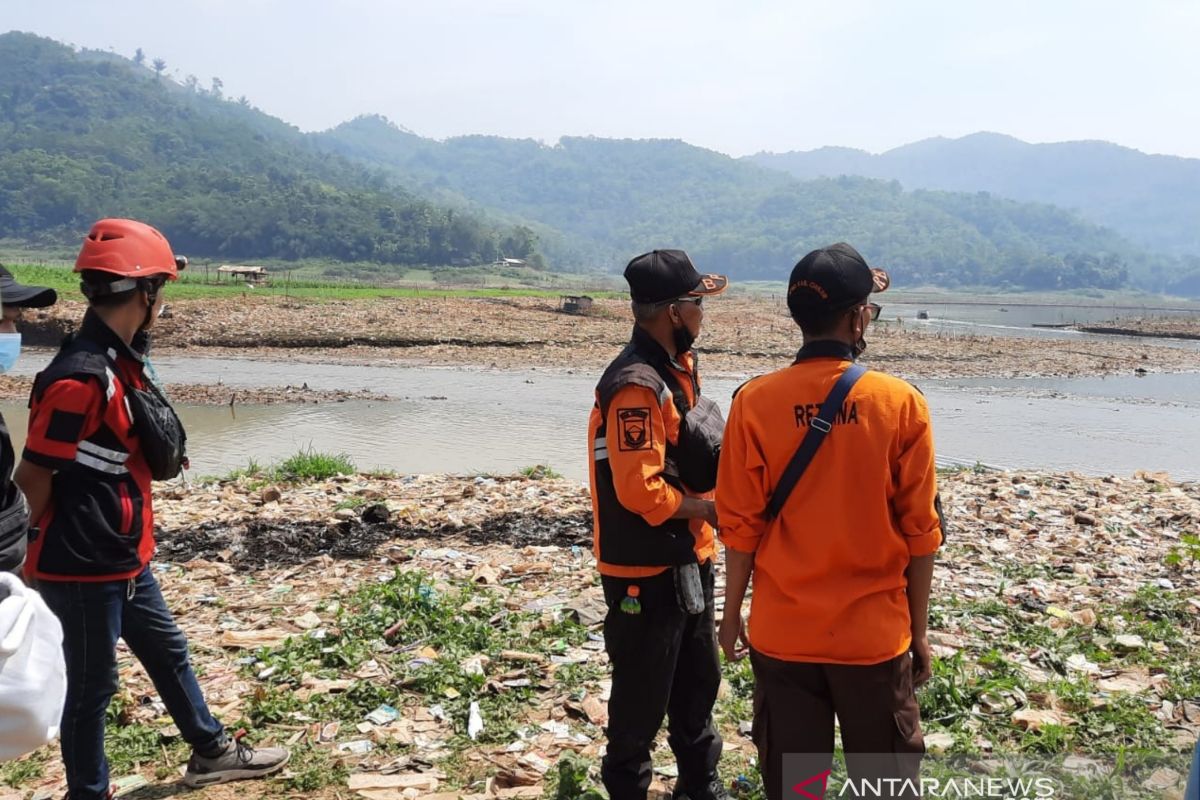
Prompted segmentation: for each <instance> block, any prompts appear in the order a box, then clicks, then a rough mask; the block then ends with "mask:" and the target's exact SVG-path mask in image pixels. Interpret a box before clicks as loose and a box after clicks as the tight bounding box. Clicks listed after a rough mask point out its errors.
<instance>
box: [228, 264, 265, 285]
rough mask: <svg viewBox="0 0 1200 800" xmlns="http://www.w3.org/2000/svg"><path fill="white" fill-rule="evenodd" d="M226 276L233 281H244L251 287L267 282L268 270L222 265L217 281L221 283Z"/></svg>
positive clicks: (237, 265)
mask: <svg viewBox="0 0 1200 800" xmlns="http://www.w3.org/2000/svg"><path fill="white" fill-rule="evenodd" d="M226 275H228V276H230V278H231V279H233V280H240V281H244V282H245V283H249V284H251V285H258V284H262V283H266V282H267V268H266V267H253V266H247V265H244V264H222V265H221V266H219V267H217V281H218V282H219V281H221V280H222V279H223V278H224V277H225V276H226Z"/></svg>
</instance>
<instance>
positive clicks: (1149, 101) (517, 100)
mask: <svg viewBox="0 0 1200 800" xmlns="http://www.w3.org/2000/svg"><path fill="white" fill-rule="evenodd" d="M7 29H18V30H27V31H32V32H35V33H39V34H42V35H45V36H50V37H53V38H55V39H59V40H62V41H66V42H69V43H72V44H75V45H77V46H82V47H92V48H99V49H108V48H113V49H114V50H116V51H117V52H119V53H121V54H124V55H132V54H133V52H134V50H135V49H136V48H138V47H142V48H143V49H144V50H145V52H146V54H147V56H148V57H149V58H155V57H162V58H164V59H165V60H166V61H167V63H168V68H167V69H168V72H170V73H174V72H175V71H176V70H178V76H179V77H180V78H182V77H184V76H186V75H187V74H189V73H191V74H195V75H197V76H198V77H200V79H201V81H202V82H203V83H204V84H205V85H207V84H208V83H209V81H210V79H211V78H212V76H214V75H216V76H219V77H220V78H221V79H222V80H223V81H224V83H225V92H226V94H230V95H233V96H237V95H242V94H244V95H246V96H247V97H248V98H249V99H250V100H251V101H252V102H253V103H254V104H255V105H257V106H258V107H259V108H261V109H263V110H265V111H267V112H269V113H271V114H274V115H276V116H279V117H282V118H283V119H285V120H287V121H289V122H292V123H294V124H296V125H298V126H300V127H301V128H303V129H305V130H314V129H323V128H327V127H331V126H333V125H336V124H338V123H339V122H342V121H344V120H346V119H349V118H351V117H354V116H357V115H358V114H363V113H381V114H384V115H386V116H388V117H389V118H391V119H392V120H393V121H394V122H396V123H398V124H400V125H403V126H405V127H407V128H410V129H412V130H414V131H416V132H417V133H420V134H422V135H425V136H433V137H438V138H441V137H446V136H454V135H458V134H465V133H490V134H498V135H502V136H515V137H531V138H535V139H541V140H544V141H547V142H552V141H554V140H556V139H558V137H559V136H562V135H588V134H590V135H596V136H607V137H633V138H644V137H663V138H679V139H684V140H686V141H688V142H691V143H693V144H698V145H702V146H705V147H710V148H713V149H715V150H720V151H722V152H726V153H730V154H733V155H743V154H746V153H753V152H757V151H759V150H774V151H783V150H797V149H810V148H813V147H820V146H822V145H845V146H851V147H861V148H864V149H868V150H872V151H876V152H878V151H880V150H885V149H887V148H889V147H894V146H896V145H899V144H904V143H906V142H910V141H915V140H917V139H922V138H925V137H928V136H936V135H942V136H961V135H963V134H967V133H972V132H974V131H978V130H991V131H999V132H1002V133H1009V134H1012V135H1014V136H1017V137H1020V138H1022V139H1026V140H1029V141H1039V142H1040V141H1061V140H1066V139H1107V140H1110V141H1115V142H1118V143H1120V144H1125V145H1128V146H1131V147H1136V148H1138V149H1141V150H1145V151H1148V152H1157V153H1173V154H1178V155H1186V156H1194V157H1200V47H1198V45H1197V43H1198V42H1200V0H1119V1H1110V0H837V1H836V2H830V1H829V0H826V1H825V2H811V0H790V1H789V0H740V2H735V1H733V0H730V1H729V2H721V3H716V2H705V1H704V0H687V1H686V2H684V1H683V0H490V1H485V0H474V1H473V2H468V0H436V1H435V0H430V2H424V3H417V2H405V1H404V0H392V1H390V2H389V1H387V0H326V1H325V2H318V1H317V0H168V2H164V0H108V1H107V2H105V0H0V30H7Z"/></svg>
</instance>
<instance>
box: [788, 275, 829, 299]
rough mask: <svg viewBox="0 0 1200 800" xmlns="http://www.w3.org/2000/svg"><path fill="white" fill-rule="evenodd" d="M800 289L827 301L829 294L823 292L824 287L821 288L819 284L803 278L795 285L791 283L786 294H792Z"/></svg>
mask: <svg viewBox="0 0 1200 800" xmlns="http://www.w3.org/2000/svg"><path fill="white" fill-rule="evenodd" d="M800 289H809V290H810V291H813V292H816V293H817V294H818V295H819V296H820V298H821V299H822V300H828V299H829V292H827V291H825V287H824V286H822V285H821V284H819V283H814V282H813V281H810V280H808V279H807V278H804V279H803V280H798V281H796V282H795V283H793V284H792V285H791V286H789V287H788V294H792V293H793V292H796V291H799V290H800Z"/></svg>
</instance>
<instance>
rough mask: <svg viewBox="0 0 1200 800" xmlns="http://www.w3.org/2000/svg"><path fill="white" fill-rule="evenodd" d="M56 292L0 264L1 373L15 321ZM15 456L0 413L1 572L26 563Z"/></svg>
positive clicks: (15, 351)
mask: <svg viewBox="0 0 1200 800" xmlns="http://www.w3.org/2000/svg"><path fill="white" fill-rule="evenodd" d="M57 300H58V294H57V293H56V292H55V291H54V290H53V289H49V288H47V287H45V286H24V285H22V284H20V283H17V281H16V279H15V278H14V277H13V276H12V273H11V272H9V271H8V270H7V269H5V268H4V267H2V266H0V306H2V307H3V319H2V320H0V373H3V372H8V371H9V370H11V369H12V367H13V364H15V363H16V361H17V356H18V355H20V352H21V334H20V333H19V332H18V331H17V323H18V322H20V321H21V315H22V313H24V311H25V309H27V308H46V307H47V306H52V305H54V303H55V302H56V301H57ZM13 466H15V458H14V455H13V447H12V440H11V439H10V438H9V435H8V425H7V424H5V422H4V417H2V416H0V572H15V573H19V572H20V571H21V566H22V565H23V564H24V563H25V537H26V533H27V532H28V530H29V507H28V506H27V505H26V503H25V495H24V494H22V493H21V490H20V489H18V488H17V485H16V484H15V483H13V481H12V474H13Z"/></svg>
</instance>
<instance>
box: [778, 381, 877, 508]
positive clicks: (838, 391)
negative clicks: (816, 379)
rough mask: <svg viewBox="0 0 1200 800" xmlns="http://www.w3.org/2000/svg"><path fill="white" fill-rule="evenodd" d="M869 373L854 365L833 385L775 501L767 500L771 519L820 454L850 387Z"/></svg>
mask: <svg viewBox="0 0 1200 800" xmlns="http://www.w3.org/2000/svg"><path fill="white" fill-rule="evenodd" d="M866 372H867V368H866V367H863V366H859V365H858V364H851V365H850V366H849V367H848V368H847V369H846V371H845V372H843V373H842V376H841V377H840V378H838V380H837V383H835V384H834V385H833V389H831V390H830V392H829V396H828V397H826V398H825V402H824V403H822V404H821V411H820V412H819V413H818V414H817V416H815V417H813V418H812V419H811V420H809V422H808V431H807V432H805V434H804V438H803V439H801V440H800V446H799V447H797V448H796V454H795V455H794V456H792V460H791V461H790V462H788V465H787V469H785V470H784V471H783V477H782V478H780V479H779V485H778V486H776V487H775V491H774V492H772V493H771V500H770V502H768V503H767V519H775V517H777V516H779V512H780V511H782V510H783V504H784V503H786V502H787V499H788V497H789V496H790V495H791V493H792V489H794V488H796V484H797V483H799V481H800V478H801V476H802V475H804V471H805V470H806V469H808V465H809V464H810V463H812V460H813V456H815V455H816V454H817V448H819V447H820V446H821V442H823V441H825V436H826V434H828V433H829V432H830V431H831V430H833V420H834V419H835V418H836V417H837V415H838V412H839V411H841V410H842V404H843V403H844V402H846V397H847V395H849V394H850V390H851V389H852V388H854V384H856V383H858V379H859V378H861V377H862V376H863V375H865V374H866Z"/></svg>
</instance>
